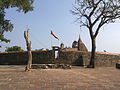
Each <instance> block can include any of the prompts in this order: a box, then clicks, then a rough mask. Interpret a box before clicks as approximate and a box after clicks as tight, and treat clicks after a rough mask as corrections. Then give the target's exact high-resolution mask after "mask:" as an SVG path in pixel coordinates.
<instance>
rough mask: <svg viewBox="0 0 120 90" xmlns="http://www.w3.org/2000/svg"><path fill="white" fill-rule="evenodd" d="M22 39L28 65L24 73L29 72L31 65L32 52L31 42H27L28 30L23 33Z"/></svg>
mask: <svg viewBox="0 0 120 90" xmlns="http://www.w3.org/2000/svg"><path fill="white" fill-rule="evenodd" d="M24 38H25V41H26V46H27V52H28V63H27V66H26V67H25V71H30V69H31V65H32V52H31V41H30V40H29V37H28V30H26V31H24Z"/></svg>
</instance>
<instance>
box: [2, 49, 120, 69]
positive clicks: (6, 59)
mask: <svg viewBox="0 0 120 90" xmlns="http://www.w3.org/2000/svg"><path fill="white" fill-rule="evenodd" d="M58 53H59V55H58V57H57V58H56V59H55V52H54V51H52V50H51V51H32V54H33V64H56V63H57V64H58V63H63V64H71V65H79V66H83V65H88V64H89V61H90V52H80V51H59V52H58ZM27 58H28V56H27V52H9V53H0V64H11V65H23V64H27ZM118 60H120V55H119V54H110V53H96V60H95V66H96V67H104V66H106V67H107V66H115V65H116V63H117V62H118Z"/></svg>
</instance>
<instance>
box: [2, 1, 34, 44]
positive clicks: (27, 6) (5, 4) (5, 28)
mask: <svg viewBox="0 0 120 90" xmlns="http://www.w3.org/2000/svg"><path fill="white" fill-rule="evenodd" d="M33 2H34V0H0V42H6V43H7V42H10V40H8V39H6V38H5V37H4V32H9V31H10V32H11V31H12V30H13V24H12V23H11V22H10V20H7V19H5V14H6V12H5V9H9V8H17V11H19V12H20V11H23V12H24V13H27V12H29V11H32V10H33V6H32V4H33Z"/></svg>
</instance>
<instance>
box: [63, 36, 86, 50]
mask: <svg viewBox="0 0 120 90" xmlns="http://www.w3.org/2000/svg"><path fill="white" fill-rule="evenodd" d="M62 50H64V51H84V52H88V50H87V47H86V46H85V44H84V43H83V42H82V40H81V38H80V36H79V39H78V41H74V42H73V43H72V48H64V49H62Z"/></svg>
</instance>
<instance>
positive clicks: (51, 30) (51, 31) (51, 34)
mask: <svg viewBox="0 0 120 90" xmlns="http://www.w3.org/2000/svg"><path fill="white" fill-rule="evenodd" d="M51 35H53V36H54V38H56V39H58V37H57V36H56V35H55V34H54V33H53V32H52V30H51ZM58 40H59V39H58Z"/></svg>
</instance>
